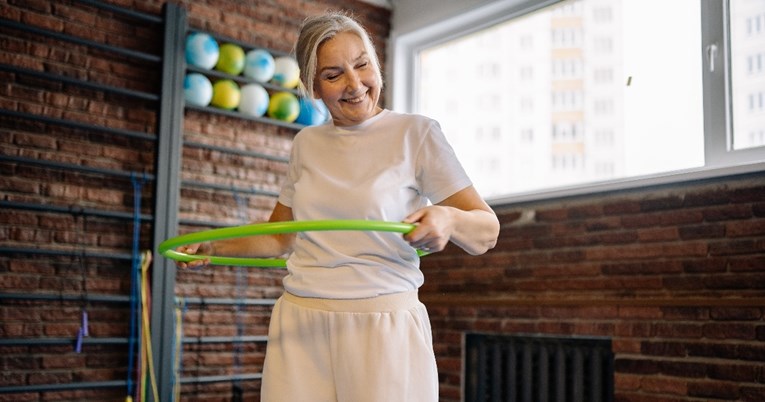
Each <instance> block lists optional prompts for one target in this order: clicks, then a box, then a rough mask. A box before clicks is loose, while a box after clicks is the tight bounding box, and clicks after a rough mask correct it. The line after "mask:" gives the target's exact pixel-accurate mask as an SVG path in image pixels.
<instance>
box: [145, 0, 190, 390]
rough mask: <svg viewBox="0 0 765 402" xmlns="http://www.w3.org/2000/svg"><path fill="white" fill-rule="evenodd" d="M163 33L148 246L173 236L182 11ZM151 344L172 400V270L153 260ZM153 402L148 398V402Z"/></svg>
mask: <svg viewBox="0 0 765 402" xmlns="http://www.w3.org/2000/svg"><path fill="white" fill-rule="evenodd" d="M163 14H164V21H165V32H164V54H163V62H162V93H161V100H160V106H159V108H160V109H159V122H158V124H159V127H158V130H157V132H158V135H157V162H156V163H157V167H156V171H155V175H156V180H155V185H156V188H155V192H154V194H155V205H154V216H155V218H156V219H155V221H154V237H153V245H154V246H157V245H159V244H160V243H161V242H162V241H164V240H166V239H168V238H170V237H173V236H175V235H176V234H177V232H178V199H179V198H180V180H179V178H180V170H181V152H182V148H183V138H182V133H183V102H184V101H183V98H182V96H183V67H184V53H183V52H184V46H183V44H184V42H185V35H186V11H185V10H184V9H183V8H181V7H180V6H178V5H177V4H174V3H171V2H168V3H166V4H165V5H164V9H163ZM152 300H154V302H153V303H152V307H151V308H152V317H151V328H152V335H151V343H152V346H153V349H154V351H155V353H154V356H153V357H154V367H155V368H156V374H157V386H158V388H159V400H160V401H165V402H168V401H172V400H173V376H174V374H175V373H174V367H173V363H174V361H175V359H173V333H174V328H175V326H174V322H173V321H174V314H173V310H174V308H175V265H174V264H171V263H170V262H169V261H168V260H167V259H166V258H161V257H157V258H154V264H153V271H152ZM149 400H150V401H152V402H159V401H154V398H153V396H151V397H150V398H149Z"/></svg>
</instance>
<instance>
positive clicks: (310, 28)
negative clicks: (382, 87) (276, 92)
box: [294, 12, 382, 99]
mask: <svg viewBox="0 0 765 402" xmlns="http://www.w3.org/2000/svg"><path fill="white" fill-rule="evenodd" d="M341 32H352V33H354V34H356V35H358V37H359V38H361V41H362V43H363V44H364V48H366V51H367V54H368V55H369V59H370V61H371V62H372V64H373V65H374V66H375V69H376V74H377V76H378V77H377V78H378V79H379V80H380V82H382V73H381V71H380V70H381V69H380V60H379V59H378V58H377V52H376V51H375V47H374V45H373V44H372V40H371V39H370V37H369V34H368V33H367V31H366V29H364V27H363V26H361V24H359V23H358V22H357V21H356V20H355V19H353V18H352V17H350V16H348V15H347V14H345V13H343V12H330V13H327V14H323V15H319V16H315V17H308V18H306V20H305V21H304V22H303V25H302V27H301V28H300V35H299V36H298V40H297V42H296V43H295V52H294V53H295V58H296V59H297V62H298V66H299V67H300V84H299V88H298V89H299V90H300V92H301V94H302V95H303V96H304V97H306V98H308V99H314V92H313V87H314V82H315V80H316V68H317V64H318V60H317V53H318V50H319V46H320V45H321V44H322V43H324V42H325V41H327V40H329V39H332V38H334V37H335V35H337V34H339V33H341Z"/></svg>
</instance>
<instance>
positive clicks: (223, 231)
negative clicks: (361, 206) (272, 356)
mask: <svg viewBox="0 0 765 402" xmlns="http://www.w3.org/2000/svg"><path fill="white" fill-rule="evenodd" d="M414 227H415V226H414V225H413V224H410V223H402V222H385V221H369V220H361V219H358V220H354V219H350V220H317V221H284V222H266V223H255V224H251V225H242V226H233V227H227V228H220V229H211V230H205V231H201V232H194V233H188V234H185V235H180V236H176V237H173V238H170V239H167V240H165V241H163V242H162V243H161V244H160V245H159V248H158V250H159V253H160V254H161V255H162V256H164V257H167V258H170V259H172V260H175V261H179V262H191V261H198V260H204V259H209V260H210V264H214V265H233V266H240V267H261V268H284V267H286V266H287V261H286V260H284V259H279V258H242V257H217V256H212V255H197V254H186V253H182V252H180V251H176V250H175V249H176V248H178V247H182V246H187V245H189V244H194V243H202V242H206V241H215V240H224V239H233V238H238V237H247V236H256V235H268V234H284V233H296V232H309V231H331V230H334V231H339V230H362V231H373V232H398V233H409V232H411V231H412V230H413V229H414ZM417 254H418V255H420V256H423V255H425V254H427V253H425V252H422V251H420V250H417Z"/></svg>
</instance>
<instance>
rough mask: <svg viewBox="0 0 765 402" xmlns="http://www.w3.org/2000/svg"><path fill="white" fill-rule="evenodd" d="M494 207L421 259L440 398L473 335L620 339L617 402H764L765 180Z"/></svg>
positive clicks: (453, 395) (451, 385)
mask: <svg viewBox="0 0 765 402" xmlns="http://www.w3.org/2000/svg"><path fill="white" fill-rule="evenodd" d="M497 210H498V212H499V216H500V219H501V221H502V231H501V235H500V241H499V244H498V246H497V247H496V248H495V249H494V250H492V251H491V252H489V253H488V254H486V255H485V256H482V257H479V258H476V257H470V256H465V255H464V254H463V253H460V252H458V251H457V250H455V249H454V248H452V249H450V250H448V252H446V253H444V254H442V255H433V256H429V257H427V258H426V259H424V260H423V263H424V267H423V270H424V271H425V274H426V278H427V279H426V284H425V286H424V287H423V289H422V291H421V294H422V299H423V300H424V301H425V302H426V304H427V305H428V306H429V309H430V313H431V318H432V321H433V328H434V337H435V344H436V345H435V347H436V352H437V357H438V362H439V367H440V372H441V392H442V401H459V400H460V392H461V390H460V381H461V369H462V360H461V358H462V356H461V353H462V348H461V343H462V341H463V335H464V334H465V333H466V332H487V333H506V334H548V335H558V336H560V335H563V336H566V335H576V336H588V335H592V336H604V337H610V338H611V339H612V341H613V350H614V353H615V355H616V359H615V369H616V376H615V381H616V400H617V401H641V402H648V401H651V402H655V401H698V400H704V401H711V400H725V401H762V400H765V369H764V367H765V364H763V363H765V342H764V341H765V324H764V323H763V318H764V316H763V314H765V271H763V267H765V174H757V175H753V176H749V177H742V178H733V177H732V178H724V179H717V180H710V181H708V182H702V183H693V184H680V185H674V186H668V187H659V188H645V189H639V190H634V191H625V192H618V193H613V194H597V195H592V196H583V197H578V198H575V199H564V200H551V201H547V202H536V203H528V204H524V205H511V206H505V207H498V208H497Z"/></svg>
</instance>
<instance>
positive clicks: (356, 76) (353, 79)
mask: <svg viewBox="0 0 765 402" xmlns="http://www.w3.org/2000/svg"><path fill="white" fill-rule="evenodd" d="M316 59H317V66H316V79H315V81H314V93H315V95H316V96H317V97H319V98H321V100H322V101H324V104H325V105H327V108H328V109H329V112H330V113H331V114H332V120H333V121H334V123H335V125H336V126H353V125H357V124H360V123H362V122H364V121H365V120H366V119H368V118H370V117H372V116H374V115H376V114H377V113H379V112H380V111H381V110H382V109H381V108H380V107H378V106H377V102H378V100H379V99H380V91H381V90H382V89H381V85H382V82H381V80H380V73H379V71H377V67H376V66H375V64H374V63H373V62H372V61H371V59H370V58H369V55H368V54H367V49H366V48H365V47H364V42H362V41H361V38H359V37H358V36H357V35H356V34H354V33H352V32H341V33H338V34H337V35H335V36H334V37H333V38H331V39H328V40H327V41H325V42H324V43H322V44H321V45H320V46H319V48H318V51H317V58H316Z"/></svg>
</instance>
